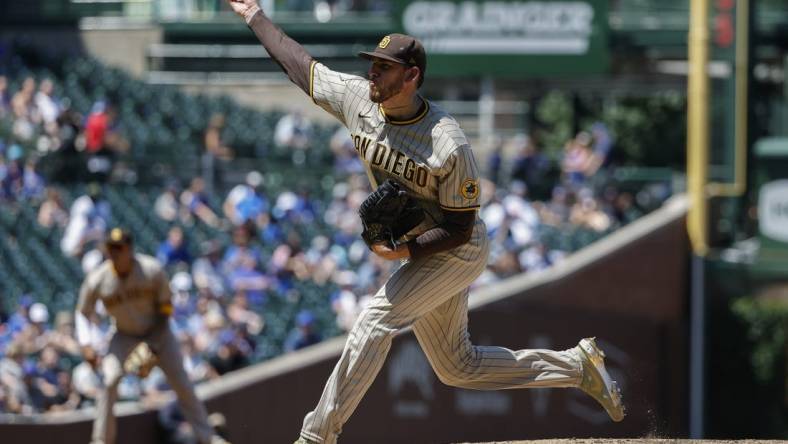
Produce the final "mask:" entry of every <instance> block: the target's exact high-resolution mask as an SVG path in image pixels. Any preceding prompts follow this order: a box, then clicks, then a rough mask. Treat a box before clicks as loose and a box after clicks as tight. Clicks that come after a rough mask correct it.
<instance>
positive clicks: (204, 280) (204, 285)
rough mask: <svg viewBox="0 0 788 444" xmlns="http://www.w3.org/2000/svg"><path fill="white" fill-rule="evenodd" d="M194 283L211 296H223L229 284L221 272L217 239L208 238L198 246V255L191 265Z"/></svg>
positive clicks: (227, 290) (220, 254)
mask: <svg viewBox="0 0 788 444" xmlns="http://www.w3.org/2000/svg"><path fill="white" fill-rule="evenodd" d="M192 275H193V276H194V285H195V286H196V287H197V288H198V289H199V290H207V291H209V292H210V293H211V294H212V295H213V296H215V297H218V298H223V297H224V296H225V295H227V294H228V292H229V290H230V285H229V283H228V281H227V277H226V276H225V275H224V274H223V273H222V246H221V244H220V243H219V241H217V240H208V241H205V242H203V243H202V245H201V246H200V257H199V258H197V260H195V261H194V264H193V265H192Z"/></svg>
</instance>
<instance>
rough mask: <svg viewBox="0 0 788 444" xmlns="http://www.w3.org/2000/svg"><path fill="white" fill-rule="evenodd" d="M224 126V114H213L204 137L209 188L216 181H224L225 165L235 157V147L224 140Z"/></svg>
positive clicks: (204, 157) (203, 163) (205, 166)
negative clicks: (223, 171)
mask: <svg viewBox="0 0 788 444" xmlns="http://www.w3.org/2000/svg"><path fill="white" fill-rule="evenodd" d="M224 126H225V118H224V114H221V113H216V114H214V115H212V116H211V118H210V120H208V127H207V128H206V129H205V134H204V137H203V141H204V144H205V152H204V153H203V156H202V168H203V175H204V177H205V178H206V180H208V184H207V185H208V186H209V190H213V184H214V183H217V182H221V181H222V170H223V165H225V164H226V163H227V162H228V161H230V160H232V159H233V157H235V153H234V151H233V149H232V148H230V147H229V146H227V144H226V143H225V141H224V140H223V133H224Z"/></svg>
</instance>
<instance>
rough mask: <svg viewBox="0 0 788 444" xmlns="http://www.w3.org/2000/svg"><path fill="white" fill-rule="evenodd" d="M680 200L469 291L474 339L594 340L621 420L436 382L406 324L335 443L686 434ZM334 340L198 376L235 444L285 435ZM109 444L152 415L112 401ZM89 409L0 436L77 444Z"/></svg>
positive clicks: (573, 394) (14, 422)
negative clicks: (616, 385)
mask: <svg viewBox="0 0 788 444" xmlns="http://www.w3.org/2000/svg"><path fill="white" fill-rule="evenodd" d="M685 216H686V200H685V199H684V198H683V197H680V198H674V199H673V200H671V201H670V202H668V204H666V205H665V207H664V208H662V209H660V210H658V211H656V212H654V213H652V214H651V215H648V216H646V217H644V218H642V219H640V220H638V221H636V222H634V223H632V224H630V225H629V226H627V227H625V228H623V229H621V230H619V231H617V232H616V233H614V234H613V235H611V236H608V237H606V238H605V239H603V240H601V241H599V242H597V243H595V244H593V245H591V246H590V247H588V248H586V249H584V250H582V251H581V252H579V253H577V254H575V255H572V256H571V257H570V258H568V259H566V260H565V261H564V262H562V263H561V264H559V265H558V266H556V267H553V268H552V269H550V270H548V271H545V272H542V273H534V274H530V275H524V276H520V277H516V278H513V279H509V280H507V281H504V282H502V283H499V284H496V285H494V286H489V287H487V288H483V289H480V290H478V291H476V292H474V293H473V294H472V297H471V307H472V310H471V312H470V323H469V326H470V333H471V339H472V340H473V341H474V343H477V344H496V345H503V346H507V347H511V348H523V347H529V348H567V347H571V346H574V345H575V344H576V342H577V340H578V339H580V338H581V337H584V336H597V338H598V341H599V343H600V344H601V345H602V346H603V347H604V348H605V350H606V352H607V354H608V362H609V364H608V366H609V369H610V371H611V373H612V374H613V376H614V377H615V378H616V379H618V380H619V382H620V383H621V385H622V390H623V393H624V399H625V402H626V403H627V406H628V413H629V414H628V416H627V418H626V419H625V420H624V421H623V422H622V423H620V424H614V423H612V422H610V420H609V419H608V418H607V415H606V414H605V413H604V412H603V411H602V410H601V408H598V407H597V406H596V404H595V403H594V401H593V400H591V399H590V398H588V397H587V396H585V395H583V394H582V393H581V392H580V391H579V390H574V389H554V390H544V389H537V390H508V391H498V392H481V391H469V390H459V389H453V388H449V387H446V386H444V385H443V384H441V383H440V382H439V381H438V380H437V378H436V377H435V375H434V373H433V372H432V370H431V368H430V367H429V364H428V363H427V360H426V358H425V356H424V355H423V353H422V352H421V350H420V349H419V347H418V343H417V341H416V339H415V337H414V336H413V335H412V333H410V332H404V333H403V334H401V335H399V336H398V337H397V338H395V340H394V345H393V347H392V349H391V353H390V354H389V357H388V359H387V362H386V364H385V366H384V368H383V370H382V371H381V373H380V375H379V376H378V378H377V380H376V382H375V383H374V384H373V385H372V387H371V388H370V391H369V392H368V394H367V396H366V397H365V398H364V400H363V401H362V402H361V404H360V405H359V408H358V410H357V411H356V414H355V415H354V416H353V417H352V418H351V420H350V421H349V422H348V424H346V426H345V429H344V432H343V435H342V438H343V439H342V442H343V443H348V444H353V443H381V444H388V443H390V444H394V443H411V444H419V443H424V444H426V443H446V442H462V441H484V440H486V441H490V440H507V439H537V438H560V437H643V436H655V435H656V436H666V437H683V436H686V435H687V397H686V393H687V385H688V383H687V357H688V340H687V337H688V335H687V317H688V315H687V305H688V304H687V299H688V297H687V294H688V291H687V288H688V285H687V276H688V265H687V258H688V241H687V237H686V230H685ZM343 343H344V338H336V339H332V340H329V341H326V342H323V343H321V344H318V345H317V346H314V347H312V348H309V349H306V350H303V351H301V352H298V353H294V354H291V355H287V356H283V357H281V358H277V359H274V360H271V361H268V362H266V363H263V364H259V365H256V366H253V367H249V368H246V369H243V370H240V371H238V372H236V373H234V374H232V375H228V376H226V377H224V378H222V380H220V381H217V382H212V383H209V384H204V385H202V386H201V387H200V388H199V394H200V396H201V397H203V399H205V400H206V402H207V405H208V406H209V409H210V410H212V411H221V412H222V413H224V414H225V416H226V418H227V422H228V426H229V428H230V431H231V435H230V438H231V440H232V442H233V443H236V444H244V443H276V444H279V443H289V442H292V441H293V440H294V439H295V438H296V436H297V434H298V430H299V427H300V423H301V419H302V417H303V415H304V413H306V412H307V411H308V410H309V409H311V408H312V407H314V405H315V403H316V402H317V398H318V396H319V394H320V392H321V390H322V386H323V383H324V381H325V379H326V378H327V376H328V374H329V373H330V371H331V369H332V367H333V365H334V363H335V362H336V360H337V357H338V356H339V354H340V353H341V349H342V345H343ZM119 410H120V411H119V416H120V418H119V430H120V431H119V441H118V442H119V444H126V443H144V442H155V440H156V436H157V435H156V434H157V430H156V415H155V412H153V411H151V410H145V409H143V408H141V407H140V406H138V405H136V404H124V405H120V406H119ZM91 414H92V412H91V411H84V412H72V413H66V414H62V415H58V416H49V415H36V416H31V417H24V418H20V417H12V416H4V417H2V416H0V422H4V423H3V424H0V436H2V437H3V442H11V443H17V442H19V443H30V442H50V441H51V440H52V437H53V436H57V437H58V439H57V441H58V442H59V443H60V444H68V443H82V442H87V440H88V436H89V429H90V423H89V421H90V415H91Z"/></svg>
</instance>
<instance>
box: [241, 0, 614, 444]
mask: <svg viewBox="0 0 788 444" xmlns="http://www.w3.org/2000/svg"><path fill="white" fill-rule="evenodd" d="M228 2H229V4H230V6H231V7H232V8H233V10H234V11H235V12H236V13H238V14H239V15H240V16H242V17H243V18H244V19H245V21H246V23H247V24H248V25H249V27H250V28H251V30H252V31H253V32H254V34H255V35H256V36H257V38H258V39H259V40H260V42H261V43H262V44H263V46H264V47H265V49H266V50H267V51H268V53H269V54H270V55H271V57H273V58H274V59H275V60H276V61H277V62H278V63H279V65H280V66H281V67H282V68H283V69H284V71H285V72H286V73H287V75H288V76H289V78H290V80H291V81H293V83H295V84H296V85H297V86H298V87H299V88H301V89H302V90H303V91H304V92H305V93H306V94H308V95H309V96H310V97H311V98H312V100H313V101H314V102H315V104H317V105H318V106H320V107H322V108H323V109H325V110H326V111H327V112H329V113H330V114H332V115H333V116H334V117H336V118H337V119H338V120H339V121H340V122H342V124H344V125H345V126H346V127H347V128H348V129H349V130H350V133H351V136H352V138H353V143H354V144H355V149H356V152H357V154H358V156H359V157H360V158H361V160H362V161H363V162H364V165H365V166H366V168H367V173H368V176H369V179H370V181H371V182H372V187H373V188H376V187H378V186H379V185H380V186H381V187H382V189H378V190H376V192H375V193H373V195H372V196H371V199H373V202H366V203H365V204H366V205H364V206H365V207H367V208H365V211H364V212H363V213H369V212H370V211H367V210H368V209H369V208H368V207H374V206H375V205H378V204H377V202H380V201H386V200H387V199H386V198H385V196H394V199H398V198H397V197H396V196H399V195H400V194H401V193H400V191H404V192H406V193H407V194H408V196H410V197H411V198H412V199H414V200H415V201H417V202H418V203H419V205H420V207H421V208H422V210H423V212H424V217H423V219H421V221H420V223H419V224H418V225H417V226H415V227H413V228H412V229H409V231H408V232H407V233H405V234H402V235H401V236H400V237H398V238H396V239H388V240H386V238H385V237H381V238H378V239H376V240H375V239H374V236H365V240H366V239H368V238H369V239H373V240H372V241H371V242H370V249H371V250H372V252H373V253H374V254H377V255H379V256H381V257H383V258H386V259H389V260H399V261H401V263H402V264H401V266H400V267H399V268H398V269H397V270H396V271H395V272H394V273H393V274H392V275H391V277H390V278H389V280H388V281H387V282H386V284H385V285H383V287H382V288H381V289H380V290H379V291H378V292H377V294H376V295H375V296H374V298H373V300H372V302H371V303H370V305H369V307H368V308H366V309H365V310H364V311H363V312H362V313H361V314H360V315H359V318H358V320H357V321H356V323H355V325H354V327H353V329H352V330H351V331H350V334H349V335H348V339H347V343H346V344H345V349H344V351H343V353H342V356H341V357H340V358H339V362H338V363H337V365H336V367H335V368H334V371H333V372H332V374H331V376H330V377H329V379H328V382H327V383H326V385H325V388H324V390H323V394H322V396H321V397H320V401H319V402H318V404H317V407H316V408H315V409H314V410H313V411H311V412H309V413H308V414H307V415H306V418H305V419H304V423H303V427H302V429H301V434H300V437H299V439H298V441H297V443H328V444H333V443H335V442H336V441H337V437H338V436H339V434H340V433H341V431H342V426H343V424H345V422H346V421H347V420H348V418H349V417H350V415H351V414H352V413H353V411H354V409H355V408H356V406H357V405H358V403H359V401H360V400H361V398H362V397H363V396H364V393H365V392H366V390H367V389H368V388H369V386H370V385H371V384H372V382H373V380H374V378H375V376H376V375H377V373H378V371H379V370H380V368H381V366H382V365H383V362H384V359H385V357H386V354H387V353H388V351H389V348H390V346H391V340H392V336H393V335H394V334H395V333H396V332H397V331H398V330H401V329H403V328H405V327H408V326H411V325H412V326H413V329H414V332H415V334H416V338H417V339H418V341H419V344H420V345H421V347H422V349H423V350H424V353H425V354H426V355H427V358H428V360H429V362H430V364H431V365H432V368H433V369H434V371H435V373H436V374H437V375H438V377H439V379H440V380H441V381H443V382H444V383H446V384H449V385H452V386H455V387H463V388H470V389H483V390H498V389H511V388H527V387H578V388H580V389H582V390H584V391H585V392H587V393H589V394H590V395H591V396H593V397H594V398H595V399H596V400H597V401H598V402H599V403H601V404H602V406H603V407H604V408H605V409H606V410H607V412H608V413H609V415H610V417H611V418H612V419H613V420H615V421H620V420H621V419H623V417H624V409H623V405H622V403H621V396H620V393H619V390H618V388H617V386H616V384H615V382H614V381H612V380H611V379H610V377H609V376H608V373H607V371H606V370H605V366H604V362H603V358H604V354H603V353H602V351H601V350H600V349H599V348H597V346H596V344H595V342H594V340H593V339H583V340H581V341H580V343H579V344H578V346H576V347H574V348H571V349H568V350H564V351H552V350H518V351H512V350H509V349H506V348H503V347H486V346H474V345H473V344H471V343H470V341H469V339H468V332H467V320H468V318H467V311H468V287H469V286H470V285H471V283H472V282H473V281H474V280H475V279H476V278H477V277H478V276H479V274H481V272H482V271H483V270H484V268H485V265H486V263H487V253H488V241H487V235H486V228H485V226H484V223H483V222H482V221H481V219H480V218H479V217H478V215H477V212H478V208H479V191H480V190H479V169H478V166H477V164H476V160H475V159H474V155H473V152H472V151H471V147H470V145H469V144H468V140H467V139H466V137H465V134H464V133H463V131H462V130H461V129H460V127H459V126H458V124H457V122H456V121H455V120H454V119H453V118H452V117H451V116H449V115H448V114H447V113H446V112H445V111H443V110H442V109H440V108H439V107H438V106H436V105H434V104H432V103H430V102H429V101H428V100H426V99H424V98H423V97H422V96H421V95H419V93H418V88H419V87H420V86H421V84H422V82H423V81H424V75H425V73H426V68H427V59H426V55H425V52H424V48H423V47H422V45H421V43H420V42H419V41H418V40H416V39H415V38H413V37H410V36H407V35H402V34H392V35H388V36H385V37H383V39H382V40H381V41H380V43H379V44H378V46H377V47H376V48H375V49H374V50H373V51H370V52H362V53H360V54H359V55H360V56H361V57H363V58H365V59H367V60H369V61H370V67H369V71H368V73H367V74H368V79H364V78H362V77H357V76H353V75H348V74H343V73H339V72H335V71H332V70H330V69H329V68H327V67H326V66H324V65H323V64H321V63H319V62H317V61H315V60H313V59H312V57H311V56H310V55H309V54H307V53H306V51H305V50H304V49H303V47H301V46H300V45H299V44H298V43H296V42H295V41H293V40H292V39H290V38H289V37H288V36H287V35H285V34H284V33H283V32H282V31H281V30H280V29H279V28H278V27H277V26H275V25H274V24H273V23H272V22H271V21H270V20H269V19H268V17H266V16H265V14H263V12H262V11H261V10H260V8H259V7H258V5H257V2H256V0H228ZM402 201H403V202H405V201H404V200H402ZM389 202H390V200H389ZM383 205H384V207H388V204H383ZM403 205H405V203H403ZM363 213H362V214H363ZM372 213H374V211H372ZM368 222H369V221H368V220H364V224H365V228H368V229H370V230H371V231H373V232H374V233H378V232H380V231H386V232H387V233H395V232H397V231H396V230H395V229H392V230H379V229H377V228H376V229H374V230H372V228H373V226H374V225H373V224H371V223H370V224H368ZM378 228H379V227H378ZM367 234H369V233H367ZM400 234H401V233H398V232H397V235H400Z"/></svg>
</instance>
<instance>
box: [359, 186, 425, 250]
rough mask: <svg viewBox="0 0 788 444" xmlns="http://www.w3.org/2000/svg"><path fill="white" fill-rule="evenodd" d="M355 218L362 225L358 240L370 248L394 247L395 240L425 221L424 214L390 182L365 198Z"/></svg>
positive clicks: (416, 204) (401, 190)
mask: <svg viewBox="0 0 788 444" xmlns="http://www.w3.org/2000/svg"><path fill="white" fill-rule="evenodd" d="M358 214H359V216H361V223H362V224H363V225H364V231H363V232H362V233H361V237H362V238H363V239H364V242H366V244H367V246H368V247H370V248H372V245H373V244H378V243H386V244H388V246H389V247H396V240H397V239H399V238H400V237H401V236H402V235H404V234H405V233H407V232H408V231H410V230H412V229H413V228H415V227H416V226H417V225H419V224H420V223H421V222H422V221H423V220H424V210H422V209H421V207H419V205H418V203H417V202H416V200H415V199H413V198H412V197H410V196H409V195H408V193H407V191H405V190H403V189H402V187H401V186H400V184H399V183H397V182H396V181H394V180H392V179H386V181H385V182H383V183H382V184H381V185H380V186H379V187H378V189H377V190H375V191H373V192H372V194H370V195H369V196H367V198H366V199H365V200H364V202H362V203H361V206H360V207H359V209H358Z"/></svg>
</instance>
